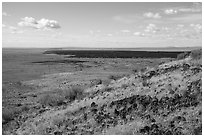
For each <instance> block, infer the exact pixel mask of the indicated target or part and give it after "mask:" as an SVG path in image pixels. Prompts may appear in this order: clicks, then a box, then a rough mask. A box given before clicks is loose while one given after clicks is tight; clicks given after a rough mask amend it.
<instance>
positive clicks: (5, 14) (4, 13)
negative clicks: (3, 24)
mask: <svg viewBox="0 0 204 137" xmlns="http://www.w3.org/2000/svg"><path fill="white" fill-rule="evenodd" d="M2 15H3V16H11V15H10V14H8V13H6V12H2Z"/></svg>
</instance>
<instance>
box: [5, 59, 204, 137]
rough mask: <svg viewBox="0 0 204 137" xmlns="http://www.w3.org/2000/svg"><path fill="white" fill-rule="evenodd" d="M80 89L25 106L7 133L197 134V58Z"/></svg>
mask: <svg viewBox="0 0 204 137" xmlns="http://www.w3.org/2000/svg"><path fill="white" fill-rule="evenodd" d="M84 92H85V93H86V97H84V98H83V99H81V100H75V101H73V102H71V103H64V104H61V105H59V106H56V107H44V108H43V107H39V106H36V108H33V110H32V109H30V110H29V111H28V112H26V113H25V114H23V115H21V116H19V117H18V120H17V121H21V123H19V127H18V128H16V130H14V131H13V132H12V134H55V135H56V134H60V135H61V134H100V135H101V134H108V135H110V134H114V135H116V134H125V135H127V134H142V135H143V134H148V135H149V134H151V135H155V134H159V135H161V134H163V135H171V134H175V135H178V134H182V135H183V134H187V135H189V134H202V61H201V59H196V60H195V59H192V58H190V57H188V58H185V59H182V60H177V61H172V62H169V63H166V64H161V65H159V66H158V67H157V68H148V69H147V70H146V71H144V72H141V71H140V72H137V73H135V74H132V75H130V76H127V77H123V78H121V79H118V80H112V81H111V82H110V83H109V84H101V83H100V84H97V85H94V86H92V87H91V88H88V89H86V90H85V91H84ZM34 110H35V111H34ZM5 134H11V133H5Z"/></svg>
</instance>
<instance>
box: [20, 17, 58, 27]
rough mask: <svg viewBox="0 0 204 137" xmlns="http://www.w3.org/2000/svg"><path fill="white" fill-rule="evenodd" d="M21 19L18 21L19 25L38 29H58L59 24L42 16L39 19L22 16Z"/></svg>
mask: <svg viewBox="0 0 204 137" xmlns="http://www.w3.org/2000/svg"><path fill="white" fill-rule="evenodd" d="M21 20H22V21H21V22H19V23H18V26H21V27H31V28H35V29H40V30H49V29H58V28H60V25H59V23H58V22H57V21H55V20H49V19H44V18H42V19H41V20H36V19H35V18H33V17H24V18H22V19H21Z"/></svg>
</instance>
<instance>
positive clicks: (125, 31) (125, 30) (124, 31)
mask: <svg viewBox="0 0 204 137" xmlns="http://www.w3.org/2000/svg"><path fill="white" fill-rule="evenodd" d="M121 32H123V33H129V32H130V30H127V29H124V30H121Z"/></svg>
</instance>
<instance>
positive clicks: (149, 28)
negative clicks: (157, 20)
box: [144, 24, 159, 33]
mask: <svg viewBox="0 0 204 137" xmlns="http://www.w3.org/2000/svg"><path fill="white" fill-rule="evenodd" d="M144 31H145V32H150V33H156V32H157V31H159V28H157V26H156V25H155V24H149V25H148V26H146V28H145V30H144Z"/></svg>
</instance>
